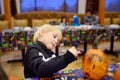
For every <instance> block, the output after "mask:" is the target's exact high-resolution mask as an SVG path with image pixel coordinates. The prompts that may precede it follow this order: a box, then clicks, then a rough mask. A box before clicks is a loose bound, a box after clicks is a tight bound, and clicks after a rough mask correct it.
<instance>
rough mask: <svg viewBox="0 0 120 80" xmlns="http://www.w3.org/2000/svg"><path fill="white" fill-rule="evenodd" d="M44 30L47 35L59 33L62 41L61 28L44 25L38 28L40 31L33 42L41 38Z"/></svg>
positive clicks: (36, 33)
mask: <svg viewBox="0 0 120 80" xmlns="http://www.w3.org/2000/svg"><path fill="white" fill-rule="evenodd" d="M43 30H44V32H45V33H47V32H52V31H57V32H58V33H57V34H58V35H59V36H60V38H59V40H61V39H62V33H61V30H60V28H59V27H56V26H52V25H50V24H45V25H42V26H41V27H40V28H38V30H37V31H36V32H35V34H34V36H33V41H34V42H36V41H38V38H40V37H41V35H40V32H41V31H43Z"/></svg>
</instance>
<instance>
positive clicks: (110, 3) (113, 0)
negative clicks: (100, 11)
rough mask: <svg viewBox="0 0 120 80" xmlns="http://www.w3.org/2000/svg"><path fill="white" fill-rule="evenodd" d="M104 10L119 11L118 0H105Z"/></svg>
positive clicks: (119, 0)
mask: <svg viewBox="0 0 120 80" xmlns="http://www.w3.org/2000/svg"><path fill="white" fill-rule="evenodd" d="M105 9H106V12H120V0H105Z"/></svg>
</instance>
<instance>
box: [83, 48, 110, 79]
mask: <svg viewBox="0 0 120 80" xmlns="http://www.w3.org/2000/svg"><path fill="white" fill-rule="evenodd" d="M82 69H83V72H84V74H85V76H86V77H87V78H89V79H93V80H100V79H102V78H103V77H104V76H106V73H107V70H108V61H107V57H106V55H105V54H104V53H103V52H102V51H101V50H99V49H90V50H88V51H87V52H86V54H85V56H84V57H83V59H82Z"/></svg>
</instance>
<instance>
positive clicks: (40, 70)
mask: <svg viewBox="0 0 120 80" xmlns="http://www.w3.org/2000/svg"><path fill="white" fill-rule="evenodd" d="M61 38H62V33H61V31H60V29H59V28H57V27H55V26H52V25H49V24H46V25H43V26H41V27H40V28H39V29H38V30H37V31H36V33H35V34H34V37H33V40H34V44H33V45H32V46H31V47H30V48H29V49H28V50H27V52H26V54H25V58H24V76H25V78H26V79H27V78H34V77H38V78H41V77H51V76H52V74H53V73H56V72H57V71H59V70H61V69H63V68H65V67H66V66H67V65H68V64H69V63H71V62H73V61H75V60H76V59H77V56H78V54H79V53H80V52H78V51H77V50H76V48H75V47H71V48H70V49H68V50H67V52H66V54H64V55H61V56H55V53H54V52H52V50H53V49H54V48H55V47H56V46H57V44H58V43H59V41H60V40H61Z"/></svg>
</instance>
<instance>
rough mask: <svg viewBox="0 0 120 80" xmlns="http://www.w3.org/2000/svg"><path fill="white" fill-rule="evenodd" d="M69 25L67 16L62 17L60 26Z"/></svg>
mask: <svg viewBox="0 0 120 80" xmlns="http://www.w3.org/2000/svg"><path fill="white" fill-rule="evenodd" d="M68 25H69V24H68V19H67V17H66V16H62V17H61V22H60V26H64V27H65V26H68Z"/></svg>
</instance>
